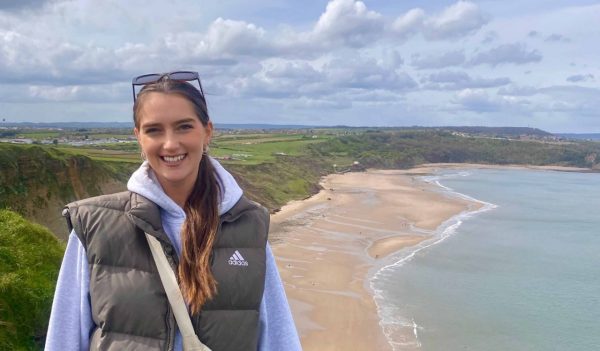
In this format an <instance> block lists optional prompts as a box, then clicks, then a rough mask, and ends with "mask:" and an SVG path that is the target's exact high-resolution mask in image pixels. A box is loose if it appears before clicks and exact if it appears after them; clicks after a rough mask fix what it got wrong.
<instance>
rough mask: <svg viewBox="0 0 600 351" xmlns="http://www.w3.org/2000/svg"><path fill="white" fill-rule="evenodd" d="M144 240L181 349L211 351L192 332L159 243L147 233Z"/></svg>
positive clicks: (178, 291)
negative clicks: (148, 248) (173, 316)
mask: <svg viewBox="0 0 600 351" xmlns="http://www.w3.org/2000/svg"><path fill="white" fill-rule="evenodd" d="M146 239H147V240H148V244H149V245H150V250H151V251H152V257H154V262H156V267H157V268H158V274H159V275H160V280H161V281H162V284H163V286H164V288H165V292H166V293H167V298H168V299H169V303H170V304H171V307H172V308H173V314H174V315H175V320H176V321H177V325H178V326H179V330H180V331H181V336H182V337H183V349H184V350H185V351H211V350H210V349H209V348H208V346H206V345H204V344H203V343H202V342H201V341H200V340H199V339H198V336H197V335H196V333H195V332H194V327H193V326H192V321H191V320H190V315H189V314H188V311H187V307H186V305H185V302H184V301H183V296H182V295H181V290H179V285H178V284H177V278H175V273H174V272H173V270H172V269H171V266H170V265H169V261H167V256H165V252H164V251H163V249H162V246H161V244H160V242H159V241H158V239H156V238H155V237H153V236H152V235H150V234H148V233H146Z"/></svg>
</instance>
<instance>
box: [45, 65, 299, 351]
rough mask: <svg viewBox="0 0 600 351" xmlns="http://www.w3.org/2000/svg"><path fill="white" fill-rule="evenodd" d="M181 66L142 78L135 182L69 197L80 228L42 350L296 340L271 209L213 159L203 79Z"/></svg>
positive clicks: (236, 346)
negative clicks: (272, 237)
mask: <svg viewBox="0 0 600 351" xmlns="http://www.w3.org/2000/svg"><path fill="white" fill-rule="evenodd" d="M184 73H186V74H185V75H183V76H182V75H178V74H177V73H170V74H164V75H162V74H151V75H144V76H140V77H138V78H136V79H134V88H135V85H143V86H144V87H143V88H142V89H141V91H140V93H139V94H138V95H137V96H136V95H135V91H134V99H135V103H134V106H133V115H134V124H135V128H134V133H135V135H136V137H137V139H138V141H139V143H140V146H141V149H142V156H143V157H144V158H145V159H146V160H145V161H144V162H143V163H142V165H141V167H140V168H139V169H138V170H137V171H136V172H134V174H133V175H132V176H131V178H130V180H129V182H128V184H127V188H128V191H127V192H123V193H118V194H112V195H104V196H100V197H94V198H90V199H86V200H82V201H77V202H74V203H71V204H68V205H67V206H66V209H65V211H64V213H63V214H64V215H65V217H66V218H67V222H68V224H69V226H70V227H71V228H72V229H71V230H72V231H71V234H70V237H69V243H68V246H67V251H66V253H65V257H64V260H63V264H62V267H61V271H60V275H59V279H58V283H57V288H56V294H55V298H54V304H53V307H52V314H51V317H50V326H49V328H48V337H47V341H46V350H80V349H90V350H116V349H119V350H120V349H127V350H133V349H144V350H190V349H191V348H190V345H191V344H190V343H189V342H195V343H196V345H204V346H202V347H203V348H201V349H202V350H299V349H300V343H299V339H298V335H297V332H296V330H295V327H294V323H293V320H292V317H291V313H290V309H289V306H288V303H287V299H286V297H285V292H284V290H283V286H282V283H281V279H280V277H279V273H278V271H277V267H276V265H275V260H274V257H273V254H272V253H271V249H270V247H269V245H268V243H267V234H268V230H269V214H268V212H267V210H266V209H264V208H263V207H262V206H260V205H258V204H256V203H253V202H251V201H249V200H248V199H246V198H245V196H244V195H243V194H242V190H241V189H240V187H239V186H238V185H237V183H236V181H235V179H234V178H233V177H232V176H231V174H229V173H228V172H227V171H226V170H225V169H223V167H221V165H220V164H219V163H218V162H217V161H215V160H214V159H212V158H211V157H210V156H208V153H207V151H208V144H209V143H210V140H211V136H212V131H213V125H212V122H211V121H210V118H209V116H208V110H207V107H206V101H205V99H204V94H203V92H202V86H201V85H200V86H199V89H197V88H195V87H194V86H193V85H192V84H190V83H188V81H189V80H190V79H187V78H186V77H188V75H187V73H193V74H195V79H197V77H198V74H197V73H195V72H184ZM178 77H180V78H181V80H180V79H177V78H178ZM136 82H137V84H136ZM140 82H141V83H140ZM198 83H200V80H199V79H198ZM154 242H157V243H158V244H157V245H158V246H155V245H154V244H153V243H154ZM149 243H150V246H152V252H151V250H150V248H149ZM155 250H156V252H155ZM155 255H156V256H155ZM165 256H166V257H165ZM161 257H162V259H165V258H166V261H164V262H165V265H164V266H162V267H163V270H160V274H159V270H158V268H157V266H160V259H161ZM155 259H156V263H155ZM164 267H166V268H164ZM165 274H167V275H170V276H172V277H173V282H177V283H178V284H179V288H180V289H181V294H179V292H176V290H177V289H174V290H173V289H168V286H167V285H166V284H167V283H166V282H165V277H164V275H165ZM175 275H176V276H177V279H176V278H175ZM163 284H165V287H163ZM174 285H175V283H174ZM165 291H167V292H169V293H168V294H167V293H165ZM177 294H179V295H180V296H182V297H183V301H184V302H185V303H186V305H187V306H180V305H178V304H177V303H175V302H174V298H173V296H174V295H177ZM167 295H169V296H167ZM188 311H189V312H188ZM65 321H68V323H66V324H65ZM186 326H188V327H189V329H186ZM179 328H181V329H182V330H181V331H180V330H179ZM182 335H183V336H182ZM194 350H196V349H194Z"/></svg>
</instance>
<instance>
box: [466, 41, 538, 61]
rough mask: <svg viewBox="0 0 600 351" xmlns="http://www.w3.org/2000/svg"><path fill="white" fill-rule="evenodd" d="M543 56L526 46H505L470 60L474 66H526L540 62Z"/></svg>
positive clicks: (518, 44) (516, 44)
mask: <svg viewBox="0 0 600 351" xmlns="http://www.w3.org/2000/svg"><path fill="white" fill-rule="evenodd" d="M541 60H542V54H541V53H540V52H539V51H537V50H528V49H527V48H526V46H525V45H524V44H521V43H514V44H503V45H500V46H497V47H495V48H493V49H490V50H487V51H484V52H480V53H478V54H477V55H475V57H473V58H472V59H471V60H470V64H472V65H482V64H488V65H491V66H497V65H501V64H509V63H513V64H517V65H520V64H526V63H531V62H539V61H541Z"/></svg>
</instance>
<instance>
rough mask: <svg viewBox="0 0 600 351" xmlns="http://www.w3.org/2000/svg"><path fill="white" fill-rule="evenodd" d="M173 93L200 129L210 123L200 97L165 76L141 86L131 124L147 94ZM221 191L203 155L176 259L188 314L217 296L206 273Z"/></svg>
mask: <svg viewBox="0 0 600 351" xmlns="http://www.w3.org/2000/svg"><path fill="white" fill-rule="evenodd" d="M153 92H154V93H163V94H177V95H179V96H182V97H184V98H186V99H187V100H188V101H190V102H191V103H192V105H193V106H194V110H195V112H196V116H197V117H198V119H199V120H200V122H201V123H202V125H203V126H205V127H206V126H207V125H208V122H209V120H210V118H209V116H208V108H207V106H206V100H205V99H204V94H202V93H201V92H200V91H199V90H198V89H196V88H195V87H194V86H193V85H191V84H190V83H187V82H182V81H177V80H171V79H169V78H168V77H167V76H166V75H165V76H163V77H162V78H161V79H159V80H158V81H157V82H156V83H153V84H148V85H145V86H144V88H142V90H141V91H140V93H139V94H138V96H137V99H136V101H135V103H134V104H133V122H134V123H135V126H136V128H138V129H139V127H140V125H139V124H140V117H141V116H140V115H139V112H140V109H141V106H142V105H143V104H144V100H145V98H146V96H147V95H148V94H149V93H153ZM222 193H223V189H221V182H219V179H218V175H217V174H216V172H215V169H214V167H213V165H212V163H211V162H210V160H209V159H208V157H206V155H204V156H203V157H202V160H201V161H200V167H199V169H198V177H197V178H196V183H195V184H194V188H193V189H192V192H191V194H190V195H189V197H188V198H187V200H186V202H185V206H184V211H185V214H186V220H185V223H184V224H183V228H182V229H181V239H182V240H181V241H182V245H183V248H182V251H181V257H180V260H179V268H178V275H179V283H180V287H181V291H182V294H183V297H184V298H185V300H186V301H187V302H188V304H189V305H190V309H191V311H192V314H196V313H198V312H199V311H200V309H201V307H202V306H203V305H204V303H206V302H207V301H208V300H210V299H212V298H213V297H214V296H215V295H216V293H217V282H216V280H215V278H214V276H213V274H212V272H211V270H210V256H211V254H212V248H213V245H214V242H215V238H216V234H217V229H218V226H219V200H220V197H221V194H222Z"/></svg>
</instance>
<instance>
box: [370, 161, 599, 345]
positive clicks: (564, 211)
mask: <svg viewBox="0 0 600 351" xmlns="http://www.w3.org/2000/svg"><path fill="white" fill-rule="evenodd" d="M427 180H428V181H430V182H434V183H435V182H439V184H441V185H442V186H445V187H448V188H450V189H451V190H453V191H455V192H458V193H461V194H464V195H468V196H470V197H473V198H475V199H478V200H481V201H484V202H486V203H488V205H487V206H486V207H485V208H484V211H483V212H480V213H476V214H470V215H469V214H463V215H461V216H458V217H456V218H454V219H452V220H450V221H448V222H447V223H446V224H445V226H444V227H443V228H441V230H440V232H439V233H438V238H437V239H436V240H435V241H432V242H430V243H428V244H427V245H424V247H423V248H418V250H417V252H416V253H415V252H409V251H406V252H401V253H399V254H398V255H397V256H396V257H394V258H392V259H391V261H390V262H388V265H387V266H386V267H384V268H382V269H380V270H379V272H377V273H376V274H375V275H374V278H373V279H372V281H371V287H372V288H373V289H374V290H375V291H376V293H377V294H376V295H377V298H376V301H377V304H378V306H379V309H380V311H379V312H380V316H381V317H382V325H383V327H384V329H385V330H386V331H387V332H388V334H389V336H390V339H392V341H395V342H396V343H395V349H396V350H402V349H420V350H449V351H453V350H491V351H496V350H600V174H592V173H565V172H550V171H548V172H545V171H525V170H468V171H446V172H445V173H443V174H440V175H439V177H429V178H428V179H427ZM450 189H448V190H446V191H449V190H450ZM394 327H397V328H398V330H401V329H402V328H401V327H404V331H406V330H412V332H413V334H414V335H416V337H413V338H412V339H409V340H407V339H404V340H401V339H400V338H399V337H398V335H400V334H395V333H394ZM405 334H406V333H405ZM394 338H395V339H394Z"/></svg>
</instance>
